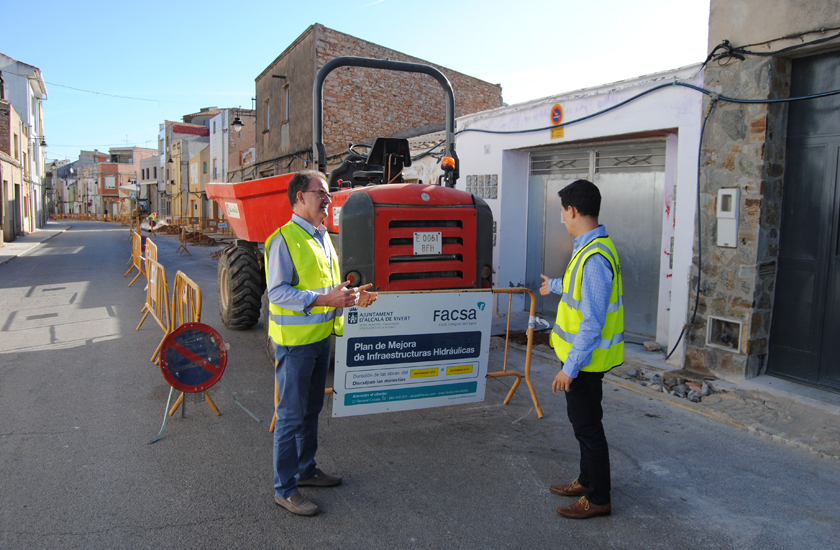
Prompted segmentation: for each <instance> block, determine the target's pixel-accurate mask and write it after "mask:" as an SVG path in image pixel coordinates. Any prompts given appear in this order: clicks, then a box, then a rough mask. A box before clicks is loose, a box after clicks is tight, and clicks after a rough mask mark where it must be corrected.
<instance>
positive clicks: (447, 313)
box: [434, 309, 477, 321]
mask: <svg viewBox="0 0 840 550" xmlns="http://www.w3.org/2000/svg"><path fill="white" fill-rule="evenodd" d="M476 313H477V312H476V310H474V309H436V310H435V312H434V320H435V321H467V320H475V318H476Z"/></svg>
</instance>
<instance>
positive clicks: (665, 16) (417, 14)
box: [0, 0, 709, 160]
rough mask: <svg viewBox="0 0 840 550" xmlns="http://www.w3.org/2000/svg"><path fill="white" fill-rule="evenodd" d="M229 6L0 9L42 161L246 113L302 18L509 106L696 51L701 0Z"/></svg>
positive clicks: (692, 58) (703, 12)
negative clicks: (238, 110)
mask: <svg viewBox="0 0 840 550" xmlns="http://www.w3.org/2000/svg"><path fill="white" fill-rule="evenodd" d="M240 6H241V7H239V6H237V5H235V4H233V3H224V2H219V1H215V0H206V1H202V2H194V1H170V2H160V1H156V0H154V1H150V2H146V3H137V4H124V3H118V2H113V1H109V2H99V1H81V2H75V3H73V2H66V1H61V2H58V1H54V0H43V1H40V2H36V3H32V2H22V1H20V0H17V1H16V2H15V3H14V4H11V5H7V6H5V7H4V19H5V20H6V21H7V22H15V23H14V24H6V25H4V26H3V31H2V34H0V52H3V53H5V54H6V55H9V56H11V57H13V58H15V59H17V60H19V61H23V62H25V63H29V64H30V65H34V66H36V67H39V68H40V69H41V72H42V74H43V75H44V80H45V81H46V82H47V90H48V93H49V99H48V100H47V101H46V102H44V113H45V114H44V135H45V136H46V140H47V143H48V145H49V147H48V148H47V157H48V158H50V159H53V158H70V159H71V160H74V159H76V158H78V154H79V150H80V149H94V148H98V149H99V150H107V149H108V148H109V147H116V146H124V145H126V144H127V145H137V146H140V147H155V146H156V145H155V144H156V140H157V130H158V124H159V123H161V122H163V121H164V120H180V119H181V117H182V116H183V115H184V114H187V113H192V112H196V111H198V110H199V108H201V107H208V106H218V107H237V106H242V107H243V108H249V107H250V106H251V98H252V97H254V95H255V92H254V78H256V76H257V75H258V74H259V73H260V72H262V70H263V69H265V68H266V67H267V66H268V64H269V63H271V61H273V60H274V59H275V58H276V57H277V55H279V54H280V53H281V52H282V51H283V50H284V49H285V48H286V47H287V46H288V45H289V44H290V43H291V42H292V41H293V40H294V39H295V38H297V37H298V36H299V35H300V34H301V33H302V32H303V31H304V30H305V29H306V28H307V27H308V26H309V25H311V24H313V23H321V24H323V25H325V26H327V27H330V28H333V29H335V30H338V31H341V32H344V33H347V34H351V35H353V36H357V37H359V38H363V39H365V40H368V41H371V42H374V43H377V44H380V45H383V46H385V47H388V48H392V49H394V50H397V51H400V52H403V53H406V54H408V55H412V56H415V57H419V58H421V59H425V60H427V61H429V62H432V63H435V64H438V65H441V66H444V67H447V68H449V69H453V70H456V71H459V72H462V73H465V74H468V75H470V76H474V77H477V78H481V79H483V80H486V81H488V82H492V83H500V84H501V85H502V94H503V97H504V100H505V102H507V103H508V104H513V103H519V102H522V101H527V100H530V99H535V98H539V97H545V96H548V95H553V94H558V93H562V92H567V91H571V90H576V89H579V88H584V87H589V86H595V85H598V84H605V83H609V82H614V81H617V80H622V79H625V78H632V77H635V76H640V75H643V74H649V73H653V72H658V71H663V70H668V69H674V68H677V67H681V66H684V65H690V64H692V63H698V62H701V61H703V59H704V58H705V56H706V52H707V44H706V43H707V36H708V21H709V0H682V1H680V2H675V1H674V0H635V1H633V2H628V1H626V0H623V1H620V0H590V1H589V2H580V1H579V0H578V1H568V0H553V1H550V0H519V1H517V2H510V1H501V0H450V1H449V2H414V1H408V0H358V1H356V0H343V1H341V2H338V1H332V0H329V1H317V0H316V1H314V2H289V1H287V0H279V1H274V2H262V1H255V2H250V3H244V4H242V5H240ZM73 88H75V89H73ZM81 90H86V91H81ZM90 92H98V93H96V94H94V93H90ZM104 94H112V95H119V96H127V97H130V98H134V99H125V98H115V97H110V96H108V95H104ZM455 99H456V101H457V97H456V98H455Z"/></svg>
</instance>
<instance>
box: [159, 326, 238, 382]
mask: <svg viewBox="0 0 840 550" xmlns="http://www.w3.org/2000/svg"><path fill="white" fill-rule="evenodd" d="M226 365H227V350H226V349H225V343H224V341H223V340H222V337H221V336H220V335H219V333H218V332H216V330H215V329H213V327H211V326H209V325H205V324H204V323H184V324H183V325H181V326H179V327H178V328H176V329H175V330H174V331H173V332H171V333H169V334H168V335H167V336H166V338H165V339H164V341H163V345H162V346H161V350H160V371H161V373H162V374H163V378H164V379H165V380H166V381H167V382H168V383H169V385H170V386H172V387H173V388H175V389H176V390H178V391H182V392H185V393H201V392H203V391H207V390H208V389H210V388H211V387H213V384H215V383H216V382H218V381H219V380H221V378H222V374H223V373H224V372H225V366H226Z"/></svg>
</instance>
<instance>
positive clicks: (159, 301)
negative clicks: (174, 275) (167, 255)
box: [135, 258, 172, 364]
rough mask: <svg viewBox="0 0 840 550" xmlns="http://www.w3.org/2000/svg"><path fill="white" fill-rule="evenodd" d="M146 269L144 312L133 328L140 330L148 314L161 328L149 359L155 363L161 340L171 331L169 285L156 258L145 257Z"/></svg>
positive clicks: (157, 359)
mask: <svg viewBox="0 0 840 550" xmlns="http://www.w3.org/2000/svg"><path fill="white" fill-rule="evenodd" d="M146 269H147V273H148V275H147V277H148V279H149V286H148V287H147V288H146V303H145V305H144V306H143V309H142V310H141V311H142V312H144V313H143V318H142V319H140V324H138V325H137V328H136V329H135V330H140V327H141V326H143V323H144V322H145V321H146V317H148V316H149V314H151V315H152V318H153V319H154V320H155V321H156V322H157V324H158V326H159V327H160V328H161V329H163V338H161V340H160V343H159V344H158V345H157V347H156V348H155V352H154V353H153V354H152V357H151V359H149V360H150V361H152V362H154V363H155V364H157V363H158V361H159V360H160V357H159V356H158V354H159V353H160V348H161V346H163V341H164V340H165V339H166V336H167V335H168V334H169V333H170V332H172V326H171V320H172V318H171V313H170V305H169V286H168V283H167V282H166V269H165V268H164V267H163V266H162V265H161V264H159V263H158V262H157V261H156V260H153V259H151V258H147V259H146Z"/></svg>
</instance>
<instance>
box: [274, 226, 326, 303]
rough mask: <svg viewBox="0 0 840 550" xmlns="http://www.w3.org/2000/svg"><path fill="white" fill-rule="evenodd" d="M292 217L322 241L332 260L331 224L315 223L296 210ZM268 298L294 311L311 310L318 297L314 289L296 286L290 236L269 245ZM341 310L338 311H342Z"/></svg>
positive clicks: (279, 236) (280, 236) (279, 238)
mask: <svg viewBox="0 0 840 550" xmlns="http://www.w3.org/2000/svg"><path fill="white" fill-rule="evenodd" d="M292 221H293V222H295V223H296V224H298V225H299V226H301V227H302V228H303V229H304V231H306V232H307V233H309V234H310V235H312V236H313V237H314V238H315V240H316V241H318V242H319V243H320V244H321V247H322V248H323V249H324V254H326V255H327V262H328V263H332V255H333V247H332V242H330V237H329V235H327V228H326V227H325V226H324V224H321V225H319V226H318V227H315V226H314V225H312V224H311V223H309V222H308V221H306V220H304V219H303V218H301V217H300V216H298V215H297V214H292ZM268 266H269V269H268V281H267V286H268V299H269V300H270V301H271V303H272V304H274V305H277V306H280V307H282V308H285V309H289V310H292V311H300V312H302V313H306V314H308V313H309V311H310V310H311V309H312V303H313V302H314V301H315V300H316V299H317V298H318V293H317V292H313V291H311V290H298V289H296V288H295V287H293V286H292V284H291V282H292V277H293V276H294V269H295V266H294V263H293V262H292V256H291V255H290V254H289V247H288V246H287V245H286V239H284V238H283V236H282V235H278V236H277V237H275V238H274V239H272V241H271V245H270V246H269V249H268ZM340 313H341V312H340V310H339V312H338V314H340Z"/></svg>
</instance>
